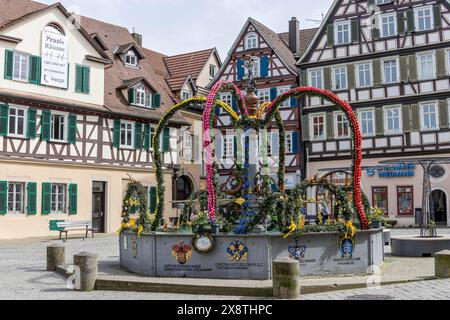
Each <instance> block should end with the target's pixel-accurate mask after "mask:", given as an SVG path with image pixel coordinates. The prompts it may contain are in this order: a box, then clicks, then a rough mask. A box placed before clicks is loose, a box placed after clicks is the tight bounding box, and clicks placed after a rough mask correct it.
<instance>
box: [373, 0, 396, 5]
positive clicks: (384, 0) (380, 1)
mask: <svg viewBox="0 0 450 320" xmlns="http://www.w3.org/2000/svg"><path fill="white" fill-rule="evenodd" d="M391 2H392V0H375V4H376V5H377V6H378V5H380V4H387V3H391Z"/></svg>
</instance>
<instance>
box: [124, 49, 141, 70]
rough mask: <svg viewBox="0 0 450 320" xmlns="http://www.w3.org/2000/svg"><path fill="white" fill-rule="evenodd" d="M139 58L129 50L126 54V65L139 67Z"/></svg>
mask: <svg viewBox="0 0 450 320" xmlns="http://www.w3.org/2000/svg"><path fill="white" fill-rule="evenodd" d="M137 61H138V60H137V57H136V53H134V51H133V50H128V52H127V53H126V54H125V64H126V65H127V66H131V67H137Z"/></svg>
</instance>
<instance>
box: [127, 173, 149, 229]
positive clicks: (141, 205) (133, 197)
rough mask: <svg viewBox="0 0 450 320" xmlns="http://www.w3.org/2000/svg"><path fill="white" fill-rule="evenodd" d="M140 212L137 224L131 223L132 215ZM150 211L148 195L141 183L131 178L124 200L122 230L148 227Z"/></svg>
mask: <svg viewBox="0 0 450 320" xmlns="http://www.w3.org/2000/svg"><path fill="white" fill-rule="evenodd" d="M136 212H138V213H139V218H138V220H137V221H136V224H135V225H130V222H131V218H130V215H132V214H134V213H136ZM150 224H151V222H150V211H149V208H148V196H147V192H146V190H145V188H144V187H143V186H142V184H141V183H139V182H136V181H134V180H130V182H129V183H128V185H127V191H126V193H125V197H124V198H123V201H122V228H121V230H122V231H123V230H131V229H132V230H135V229H136V228H137V227H138V226H143V227H144V228H148V226H149V225H150Z"/></svg>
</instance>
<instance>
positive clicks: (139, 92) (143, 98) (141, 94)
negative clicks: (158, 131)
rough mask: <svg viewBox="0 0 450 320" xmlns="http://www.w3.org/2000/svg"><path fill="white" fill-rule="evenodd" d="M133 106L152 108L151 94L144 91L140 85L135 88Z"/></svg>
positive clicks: (143, 87)
mask: <svg viewBox="0 0 450 320" xmlns="http://www.w3.org/2000/svg"><path fill="white" fill-rule="evenodd" d="M135 93H136V98H135V103H134V104H135V105H137V106H139V107H147V108H150V107H151V106H152V94H151V93H150V92H148V91H146V90H145V86H144V85H143V84H142V83H140V84H138V85H137V86H136V87H135Z"/></svg>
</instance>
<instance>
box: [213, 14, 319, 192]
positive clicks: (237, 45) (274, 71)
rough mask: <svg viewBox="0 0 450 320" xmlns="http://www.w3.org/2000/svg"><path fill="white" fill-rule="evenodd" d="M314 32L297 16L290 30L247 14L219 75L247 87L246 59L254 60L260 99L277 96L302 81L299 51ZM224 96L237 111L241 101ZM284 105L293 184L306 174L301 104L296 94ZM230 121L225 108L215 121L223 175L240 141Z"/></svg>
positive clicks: (273, 149)
mask: <svg viewBox="0 0 450 320" xmlns="http://www.w3.org/2000/svg"><path fill="white" fill-rule="evenodd" d="M316 31H317V29H308V30H300V29H299V21H298V20H297V19H296V18H292V20H291V21H290V22H289V32H287V33H281V34H278V33H276V32H274V31H272V30H270V29H269V28H268V27H266V26H264V25H263V24H261V23H260V22H258V21H256V20H255V19H253V18H249V19H248V20H247V22H246V23H245V25H244V26H243V28H242V30H241V32H240V33H239V35H238V37H237V38H236V40H235V42H234V44H233V45H232V47H231V49H230V51H229V53H228V56H227V58H226V60H225V61H224V64H223V65H222V68H221V69H220V70H219V73H218V75H217V77H216V80H223V81H233V82H234V83H235V84H236V85H237V86H238V88H239V89H240V90H242V91H243V92H244V91H245V90H246V88H247V78H248V77H247V71H246V70H245V68H244V61H245V60H248V59H251V60H252V61H253V62H254V67H253V70H252V71H253V75H254V76H255V78H256V89H257V93H256V94H257V95H258V97H259V102H260V104H261V103H264V102H268V101H273V100H274V99H275V98H276V97H277V96H278V95H280V94H282V93H284V92H287V91H289V90H290V89H291V88H294V87H297V86H298V69H297V68H296V66H295V63H296V57H298V56H301V54H302V53H303V52H304V50H305V49H306V44H307V43H309V42H310V41H311V39H312V37H313V36H314V34H315V32H316ZM244 95H245V92H244ZM220 98H221V100H223V101H224V102H227V103H228V104H229V105H232V106H233V109H234V110H235V111H238V108H237V103H236V101H234V99H233V98H232V96H231V94H222V95H221V97H220ZM280 110H281V115H282V118H283V121H284V123H285V126H286V150H287V157H286V165H287V168H286V187H287V189H290V188H293V187H294V186H295V185H296V184H297V183H298V182H300V180H301V175H302V172H301V164H302V163H301V162H302V157H301V150H300V139H299V138H300V125H299V124H300V109H299V108H298V101H297V99H291V100H290V101H286V102H285V103H284V105H283V106H282V108H281V109H280ZM230 124H231V122H230V117H229V116H227V115H225V114H224V113H221V114H219V115H218V119H217V123H216V126H217V128H218V129H219V130H220V131H221V132H222V136H220V137H216V138H217V140H216V142H217V146H216V156H217V157H219V158H220V159H222V160H225V161H220V162H219V163H220V168H219V173H222V175H227V174H228V173H229V172H230V171H232V170H233V168H234V164H233V163H234V161H233V160H234V159H235V157H236V150H237V147H236V146H235V145H236V143H238V142H237V141H235V137H234V135H233V133H230V131H229V129H231V126H230ZM272 126H273V128H272V127H271V128H269V131H270V133H269V135H268V137H269V138H268V155H269V157H270V158H271V159H272V161H271V163H273V166H271V167H272V169H271V170H272V172H271V175H272V178H273V182H274V183H275V182H276V180H277V177H276V170H277V168H276V166H277V163H278V162H277V160H276V159H277V158H278V156H279V146H278V144H279V143H278V141H279V139H278V130H275V124H273V125H272ZM272 129H273V130H272ZM227 131H228V132H227ZM228 160H230V161H228Z"/></svg>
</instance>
